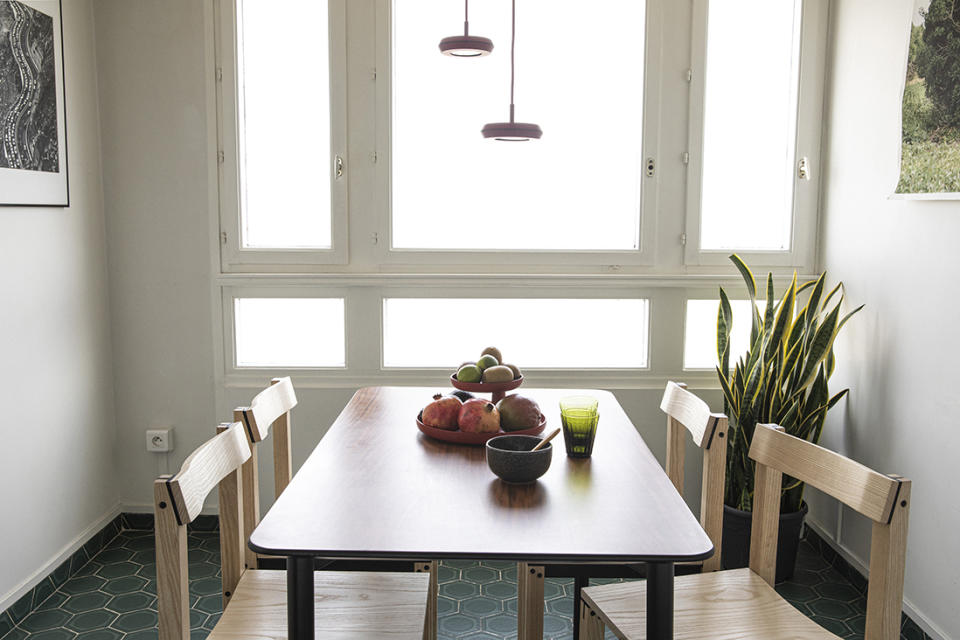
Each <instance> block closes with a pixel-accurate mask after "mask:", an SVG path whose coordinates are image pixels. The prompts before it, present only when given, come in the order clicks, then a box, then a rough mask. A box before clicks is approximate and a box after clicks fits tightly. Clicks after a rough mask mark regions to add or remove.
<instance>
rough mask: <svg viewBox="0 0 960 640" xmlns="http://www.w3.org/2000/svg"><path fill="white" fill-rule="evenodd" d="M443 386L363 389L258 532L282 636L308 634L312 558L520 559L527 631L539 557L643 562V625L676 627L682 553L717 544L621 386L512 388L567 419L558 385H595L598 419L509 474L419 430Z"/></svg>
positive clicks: (533, 628) (480, 455)
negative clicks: (280, 565)
mask: <svg viewBox="0 0 960 640" xmlns="http://www.w3.org/2000/svg"><path fill="white" fill-rule="evenodd" d="M442 391H443V390H442V389H438V388H436V387H386V386H379V387H367V388H362V389H360V390H359V391H357V392H356V393H355V394H354V396H353V397H352V398H351V400H350V401H349V402H348V403H347V405H346V407H345V408H344V409H343V411H342V412H341V413H340V415H339V417H338V418H337V419H336V421H335V422H334V423H333V425H332V426H331V427H330V429H329V430H328V431H327V433H326V434H325V435H324V436H323V437H322V438H321V440H320V442H319V443H318V444H317V446H316V448H315V449H314V450H313V451H312V453H311V454H310V455H309V457H308V458H307V460H306V461H305V462H304V464H303V465H302V467H301V468H300V469H299V471H298V472H297V473H296V475H295V476H294V477H293V479H292V481H291V483H290V485H289V486H288V487H287V488H286V490H285V491H284V492H283V493H282V494H281V495H280V496H279V498H278V499H277V500H276V502H275V503H274V505H273V506H272V507H271V508H270V510H269V511H268V512H267V513H266V515H265V516H264V517H263V519H262V520H261V521H260V523H259V524H258V526H257V527H256V529H255V530H254V531H253V533H252V535H251V537H250V540H249V546H250V548H251V549H252V550H253V551H255V552H257V553H259V554H264V555H270V556H283V557H285V558H286V571H287V585H288V591H287V615H288V631H289V636H288V637H290V638H291V639H293V638H296V639H298V640H301V639H306V640H310V639H312V638H314V634H315V629H314V615H313V614H314V611H313V602H314V594H313V571H314V570H315V565H314V562H315V560H316V559H328V560H338V559H353V560H394V561H395V560H404V561H406V560H409V561H411V562H412V563H416V562H420V563H423V562H428V561H436V560H443V559H453V558H456V559H471V560H501V561H502V560H506V561H516V562H518V563H520V564H518V566H520V567H522V569H523V571H521V572H518V582H519V587H518V590H519V591H520V593H521V597H520V598H519V600H518V603H517V604H518V616H517V617H518V638H519V639H520V640H529V639H530V638H531V637H533V636H535V635H536V634H537V633H540V634H542V628H543V627H542V622H543V598H542V586H541V590H540V591H539V594H540V597H539V600H538V598H537V597H536V594H537V593H538V592H537V591H536V590H535V589H534V590H533V591H529V589H528V586H527V582H525V581H527V580H534V579H536V578H540V579H541V580H542V579H543V575H544V571H543V567H544V566H548V565H552V564H570V563H585V564H586V563H592V564H602V565H608V564H609V565H627V564H636V563H645V564H646V576H647V621H646V626H647V637H648V638H650V639H651V640H657V639H669V638H672V637H673V578H674V564H675V563H679V562H691V561H699V560H704V559H706V558H708V557H710V556H711V555H712V554H713V552H714V549H713V544H712V543H711V541H710V539H709V537H707V534H706V533H705V532H704V530H703V529H702V528H701V526H700V523H699V522H698V521H697V519H696V517H694V515H693V513H692V512H691V511H690V509H689V507H688V506H687V504H686V503H685V502H684V500H683V498H682V497H681V496H680V495H679V494H678V493H677V490H676V489H675V488H674V486H673V484H672V483H671V482H670V480H669V479H668V477H667V475H666V473H665V472H664V471H663V468H662V467H661V466H660V464H659V463H658V462H657V459H656V458H655V457H654V455H653V453H651V451H650V449H649V448H648V447H647V445H646V443H645V442H644V441H643V438H642V437H641V436H640V433H639V432H638V430H637V429H636V428H635V426H634V425H633V424H632V423H631V421H630V419H629V418H628V417H627V414H626V413H625V411H624V410H623V408H622V407H621V406H620V404H619V402H618V401H617V399H616V397H615V396H614V395H613V394H612V393H611V392H609V391H603V390H596V389H526V388H524V389H521V390H518V391H517V393H520V394H522V395H524V396H526V397H528V398H532V399H533V400H535V401H536V402H537V403H538V405H539V406H540V410H541V412H542V413H543V415H544V416H545V417H546V429H547V430H548V431H549V430H551V429H554V428H556V427H559V426H560V410H559V401H560V398H562V397H564V396H569V395H590V396H593V397H595V398H597V400H598V401H599V413H600V419H599V424H598V427H597V432H596V439H595V444H594V448H593V453H592V456H591V457H589V458H571V457H568V456H567V455H566V452H565V449H564V446H563V441H562V438H561V437H559V436H558V437H557V438H555V439H554V440H553V442H552V443H551V446H552V449H553V453H552V460H551V465H550V468H549V469H548V470H547V472H546V473H545V474H544V475H543V476H542V477H541V478H540V479H539V480H537V481H536V482H533V483H531V484H525V485H513V484H507V483H505V482H503V481H502V480H500V479H499V478H498V477H497V476H495V475H494V474H493V473H492V472H491V471H490V469H489V467H488V466H487V463H486V460H485V448H484V446H469V445H463V444H456V443H450V442H443V441H439V440H435V439H432V438H430V437H428V436H426V435H424V434H423V433H421V432H420V431H419V430H418V428H417V424H416V418H417V416H418V414H419V412H420V411H421V409H422V408H423V407H424V406H425V405H426V404H428V403H429V402H430V401H431V399H432V397H433V395H434V394H436V393H438V392H442ZM543 435H546V433H544V434H543ZM527 572H532V575H531V574H529V573H527ZM541 585H542V583H541ZM525 589H528V590H527V592H526V593H527V594H528V595H529V593H533V594H534V597H533V598H530V597H524V591H525ZM434 611H435V609H434ZM531 621H532V622H531ZM537 622H539V625H538V624H536V623H537ZM434 624H435V622H434Z"/></svg>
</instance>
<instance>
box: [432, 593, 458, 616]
mask: <svg viewBox="0 0 960 640" xmlns="http://www.w3.org/2000/svg"><path fill="white" fill-rule="evenodd" d="M459 610H460V609H459V602H457V601H456V600H453V599H452V598H444V597H443V596H437V615H440V616H445V615H449V614H451V613H457V612H458V611H459Z"/></svg>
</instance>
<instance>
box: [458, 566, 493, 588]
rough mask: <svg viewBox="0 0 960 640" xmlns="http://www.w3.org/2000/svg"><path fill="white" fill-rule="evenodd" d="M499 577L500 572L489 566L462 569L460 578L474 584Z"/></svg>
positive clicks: (484, 582) (491, 580)
mask: <svg viewBox="0 0 960 640" xmlns="http://www.w3.org/2000/svg"><path fill="white" fill-rule="evenodd" d="M499 578H500V572H499V571H496V570H494V569H491V568H489V567H469V568H467V569H464V570H463V575H462V579H463V580H466V581H467V582H472V583H474V584H486V583H487V582H493V581H494V580H498V579H499Z"/></svg>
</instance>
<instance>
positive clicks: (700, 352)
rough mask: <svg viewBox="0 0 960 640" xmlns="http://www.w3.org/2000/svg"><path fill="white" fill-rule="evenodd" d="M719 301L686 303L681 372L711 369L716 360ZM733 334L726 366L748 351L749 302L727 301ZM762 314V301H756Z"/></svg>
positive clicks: (764, 307)
mask: <svg viewBox="0 0 960 640" xmlns="http://www.w3.org/2000/svg"><path fill="white" fill-rule="evenodd" d="M719 308H720V301H719V300H687V318H686V326H685V330H684V339H683V368H684V369H713V368H715V367H717V366H718V365H719V364H720V361H719V360H718V359H717V311H718V310H719ZM730 308H731V310H732V311H733V331H732V332H731V334H730V366H731V367H733V365H734V363H735V362H736V361H737V358H739V357H740V356H741V355H743V354H744V353H746V352H747V350H748V349H749V348H750V327H751V326H752V319H751V311H750V301H749V300H731V301H730ZM757 308H759V309H760V313H761V314H762V313H763V312H764V310H765V309H766V308H767V303H766V301H757Z"/></svg>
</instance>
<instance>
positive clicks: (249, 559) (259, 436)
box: [233, 377, 297, 568]
mask: <svg viewBox="0 0 960 640" xmlns="http://www.w3.org/2000/svg"><path fill="white" fill-rule="evenodd" d="M295 406H297V395H296V393H294V390H293V383H292V382H291V381H290V378H289V377H284V378H274V379H273V380H271V381H270V386H269V387H267V388H266V389H264V390H263V391H261V392H260V393H258V394H257V395H256V396H255V397H254V398H253V400H252V401H251V402H250V406H249V407H237V408H236V409H234V410H233V419H234V420H236V421H237V422H242V423H243V425H244V427H245V429H246V432H247V438H248V440H249V441H250V459H249V460H248V461H247V462H246V463H245V464H244V465H243V471H242V472H241V475H242V478H243V498H244V500H243V533H244V537H245V539H247V540H249V539H250V534H251V533H253V530H254V529H255V528H256V526H257V524H258V523H259V522H260V478H259V475H258V469H257V461H258V456H257V445H258V444H259V443H260V442H262V441H263V440H265V439H266V438H267V437H268V436H269V435H270V430H271V429H272V430H273V490H274V497H279V496H280V494H281V493H283V490H284V489H286V488H287V485H288V484H290V479H291V478H292V477H293V463H292V456H291V452H292V449H291V443H290V428H291V425H290V410H291V409H293V408H294V407H295ZM244 563H245V564H246V566H247V567H250V568H256V566H257V554H256V553H254V552H253V551H251V550H250V549H248V548H247V547H246V545H245V546H244Z"/></svg>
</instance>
